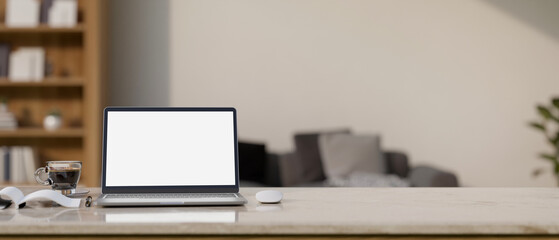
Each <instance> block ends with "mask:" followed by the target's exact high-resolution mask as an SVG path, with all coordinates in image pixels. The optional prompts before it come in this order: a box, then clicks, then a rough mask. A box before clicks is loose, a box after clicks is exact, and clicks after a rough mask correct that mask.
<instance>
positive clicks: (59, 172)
mask: <svg viewBox="0 0 559 240" xmlns="http://www.w3.org/2000/svg"><path fill="white" fill-rule="evenodd" d="M48 173H49V179H50V180H51V181H52V189H54V190H68V189H75V188H76V186H77V184H78V181H79V180H80V169H79V168H65V169H49V170H48Z"/></svg>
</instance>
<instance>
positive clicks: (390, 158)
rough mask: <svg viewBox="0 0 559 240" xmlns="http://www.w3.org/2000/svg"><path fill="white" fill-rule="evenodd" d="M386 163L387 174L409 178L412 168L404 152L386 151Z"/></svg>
mask: <svg viewBox="0 0 559 240" xmlns="http://www.w3.org/2000/svg"><path fill="white" fill-rule="evenodd" d="M383 154H384V159H385V161H386V173H388V174H394V175H397V176H398V177H401V178H407V177H408V174H409V171H410V167H409V163H408V156H406V154H405V153H403V152H396V151H385V152H383Z"/></svg>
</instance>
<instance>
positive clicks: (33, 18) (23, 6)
mask: <svg viewBox="0 0 559 240" xmlns="http://www.w3.org/2000/svg"><path fill="white" fill-rule="evenodd" d="M39 6H40V1H39V0H8V1H7V2H6V26H8V27H37V26H39Z"/></svg>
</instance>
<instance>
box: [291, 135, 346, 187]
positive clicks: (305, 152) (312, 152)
mask: <svg viewBox="0 0 559 240" xmlns="http://www.w3.org/2000/svg"><path fill="white" fill-rule="evenodd" d="M349 133H350V130H349V129H340V130H333V131H324V132H313V133H299V134H295V152H296V153H297V155H298V156H297V158H298V161H299V163H300V164H299V167H300V168H301V169H300V171H299V172H300V174H301V176H298V177H297V178H298V179H297V183H305V182H315V181H322V180H324V179H326V177H325V175H324V169H323V166H322V159H321V153H320V148H319V144H318V138H319V136H320V135H322V134H326V135H328V134H349Z"/></svg>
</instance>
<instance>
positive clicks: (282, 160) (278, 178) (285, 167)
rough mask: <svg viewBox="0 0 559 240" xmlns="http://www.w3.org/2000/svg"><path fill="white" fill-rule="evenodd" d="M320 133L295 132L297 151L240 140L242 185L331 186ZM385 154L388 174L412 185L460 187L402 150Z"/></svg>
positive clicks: (446, 174)
mask: <svg viewBox="0 0 559 240" xmlns="http://www.w3.org/2000/svg"><path fill="white" fill-rule="evenodd" d="M344 131H345V130H343V131H342V132H344ZM320 134H321V133H302V134H296V135H295V136H294V140H295V146H296V148H295V151H294V152H290V153H282V154H277V153H268V152H267V151H266V147H265V144H262V143H249V142H239V170H240V178H241V187H266V186H270V187H323V186H329V185H328V181H327V180H328V179H326V176H325V174H324V169H323V167H322V163H321V159H320V152H319V149H318V148H319V146H318V136H319V135H320ZM382 155H383V158H384V161H385V165H386V172H385V173H386V175H395V176H398V177H399V178H401V179H405V180H406V181H407V182H409V185H410V186H412V187H458V186H459V183H458V178H457V176H456V175H455V174H453V173H451V172H448V171H443V170H440V169H437V168H434V167H430V166H410V163H409V162H410V161H409V159H408V156H407V155H406V154H405V153H403V152H398V151H383V153H382Z"/></svg>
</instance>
